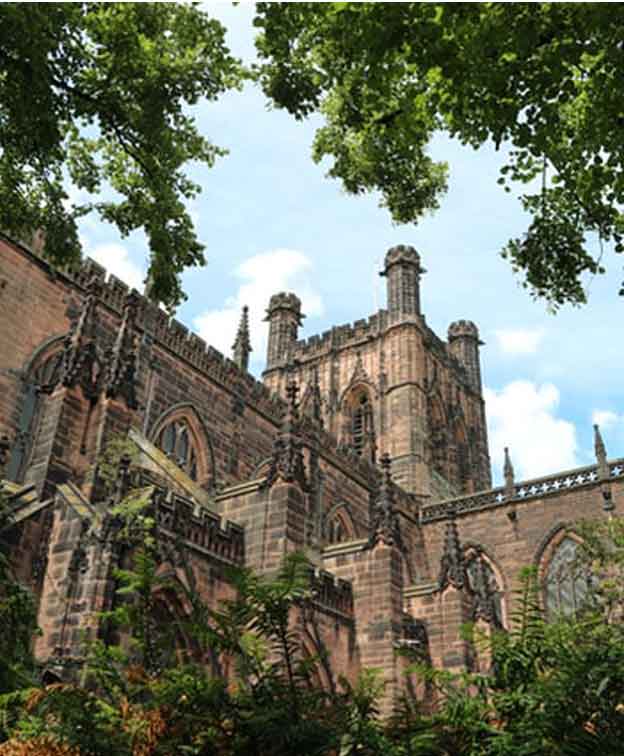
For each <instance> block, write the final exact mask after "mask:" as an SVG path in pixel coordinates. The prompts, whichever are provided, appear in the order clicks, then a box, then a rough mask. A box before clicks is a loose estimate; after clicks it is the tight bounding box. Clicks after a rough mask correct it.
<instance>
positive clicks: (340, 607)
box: [310, 568, 353, 617]
mask: <svg viewBox="0 0 624 756" xmlns="http://www.w3.org/2000/svg"><path fill="white" fill-rule="evenodd" d="M310 579H311V588H312V600H313V601H314V603H316V604H318V605H319V606H320V607H321V608H323V609H325V610H329V611H330V612H335V613H337V614H340V615H342V616H346V617H353V586H352V585H351V583H350V582H349V581H348V580H343V579H341V578H338V577H336V576H335V575H333V574H332V573H331V572H327V570H320V569H313V568H310Z"/></svg>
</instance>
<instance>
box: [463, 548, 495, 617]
mask: <svg viewBox="0 0 624 756" xmlns="http://www.w3.org/2000/svg"><path fill="white" fill-rule="evenodd" d="M468 573H469V583H470V588H471V591H472V594H473V603H472V612H471V614H472V619H473V621H475V622H476V621H477V620H479V619H481V620H483V621H484V622H487V624H488V625H491V626H492V627H495V628H501V627H502V622H501V618H500V617H499V613H498V611H497V608H496V586H495V585H493V584H492V582H493V575H492V573H491V571H489V572H488V570H487V569H486V563H485V561H484V560H483V558H482V557H481V556H480V555H479V554H477V555H476V556H475V557H474V559H472V560H471V562H470V565H469V567H468Z"/></svg>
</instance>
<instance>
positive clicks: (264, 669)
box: [0, 489, 624, 756]
mask: <svg viewBox="0 0 624 756" xmlns="http://www.w3.org/2000/svg"><path fill="white" fill-rule="evenodd" d="M150 491H151V489H146V490H145V491H142V492H141V491H139V492H137V491H133V492H131V494H130V495H129V496H128V497H127V498H126V499H125V500H124V501H122V502H121V503H120V504H118V505H116V508H115V511H114V512H113V513H112V514H113V516H114V517H116V518H119V521H120V522H121V526H120V527H119V528H118V529H117V533H118V538H119V543H120V545H121V546H122V549H121V550H120V552H119V554H120V556H121V560H122V568H120V569H119V570H118V572H117V586H118V587H117V604H116V606H115V607H114V608H113V610H111V611H110V612H108V613H107V614H105V615H104V618H103V619H105V620H107V622H108V623H110V628H111V629H114V630H115V631H116V634H115V635H113V634H110V633H109V634H107V635H106V636H103V637H101V638H100V639H99V640H96V641H91V642H89V643H88V644H87V645H86V649H87V661H86V664H85V668H84V671H83V674H82V676H81V679H80V680H77V681H75V682H73V683H59V684H54V685H48V686H44V687H37V686H34V685H33V683H32V679H30V678H24V676H23V675H22V676H20V675H14V676H13V677H12V678H10V679H9V678H6V679H7V680H8V682H7V684H8V685H9V688H8V689H7V688H5V690H6V691H7V692H5V693H4V695H0V721H1V722H2V729H0V756H39V754H41V755H42V756H43V754H58V756H62V755H64V756H81V755H83V754H84V755H85V756H86V754H93V755H94V756H113V754H119V755H120V756H160V755H165V754H167V755H169V754H174V753H175V754H195V755H196V756H210V755H214V756H217V755H218V756H243V754H255V755H256V756H269V754H272V755H274V756H287V755H290V754H293V753H302V754H306V755H307V754H310V755H314V754H317V755H318V756H320V755H321V754H339V755H340V756H356V755H357V756H377V755H378V754H384V756H511V755H512V754H513V756H518V755H519V756H533V755H535V756H537V755H538V754H540V755H542V756H577V755H579V754H588V753H593V752H595V753H600V754H606V755H607V756H609V755H613V756H615V754H619V753H620V752H621V742H622V740H623V738H624V629H623V628H622V625H621V616H622V608H623V604H622V593H621V591H622V566H623V565H624V524H622V523H621V522H620V521H616V520H609V521H606V522H604V523H602V524H600V525H595V524H591V525H590V524H586V525H580V526H579V527H578V529H577V530H578V531H579V532H581V533H582V534H583V544H584V545H583V549H582V552H581V553H582V556H581V557H580V558H581V559H583V560H584V563H585V565H586V566H587V567H588V568H591V569H592V570H593V571H594V573H595V574H596V576H597V577H596V581H595V583H594V586H595V591H594V593H593V594H592V597H591V600H590V601H588V602H587V605H586V607H585V608H584V610H583V611H582V613H581V614H579V615H578V616H576V617H574V616H567V617H562V618H561V619H560V620H559V621H556V622H550V623H548V622H546V621H545V619H544V617H543V613H542V611H541V608H540V601H539V584H538V577H537V574H536V572H535V570H526V571H525V572H524V573H523V575H522V576H521V581H520V588H519V590H518V592H517V595H516V600H515V602H514V604H513V606H514V610H513V614H512V617H511V626H510V629H509V631H507V632H502V631H501V632H496V633H493V634H480V633H479V632H477V631H476V630H475V628H472V627H467V628H466V633H467V638H468V639H470V640H471V641H472V643H473V644H474V646H475V648H476V649H478V651H479V654H480V658H481V660H482V662H483V661H484V660H488V662H489V669H488V670H487V671H486V672H474V671H466V672H463V673H461V674H454V673H451V672H449V671H447V670H440V669H433V668H432V667H431V666H429V665H427V664H425V663H424V662H421V663H419V664H418V665H417V666H416V667H414V668H412V669H411V670H410V673H412V674H413V673H414V672H416V673H417V674H418V675H419V676H420V679H421V680H423V681H425V682H426V683H427V684H428V687H429V689H430V690H431V691H432V692H433V698H434V701H435V707H434V709H433V711H432V712H430V713H425V712H424V711H423V710H422V709H421V708H420V706H419V704H418V702H416V701H414V700H411V699H406V700H405V701H404V702H403V704H402V706H401V707H400V708H399V709H398V710H397V711H396V712H395V714H394V716H393V717H392V718H390V719H389V720H388V721H387V722H384V721H382V720H381V719H380V716H379V715H380V709H379V700H380V695H381V694H382V692H383V683H382V682H381V680H380V678H379V676H378V674H377V672H376V671H375V670H364V671H363V673H362V674H361V676H360V678H359V679H358V680H357V681H356V682H354V683H352V682H349V681H347V680H344V679H343V680H340V681H339V685H338V686H336V688H335V689H334V688H332V689H330V690H325V689H323V688H322V687H321V686H320V685H319V684H318V678H317V672H318V664H319V661H320V650H319V655H318V656H312V657H311V656H310V655H309V654H308V653H306V651H305V649H304V647H303V645H302V640H301V632H300V628H299V627H297V625H296V620H297V618H300V617H301V616H302V614H301V611H302V610H304V609H307V611H310V610H311V605H310V601H311V598H312V594H311V585H310V578H309V575H310V571H309V566H308V564H307V562H306V560H305V557H304V556H303V555H301V554H290V555H288V556H287V557H286V558H285V559H284V562H283V564H282V566H281V568H280V569H279V570H278V571H277V572H276V573H275V574H274V575H272V576H270V577H269V576H258V575H256V574H254V573H253V572H252V571H251V570H248V569H232V570H231V572H230V574H229V576H228V577H229V582H230V586H231V593H230V595H229V597H228V598H226V599H225V600H223V601H221V602H220V603H219V605H218V607H217V608H214V609H213V608H211V607H208V606H207V605H205V604H204V603H203V601H202V599H201V598H200V597H199V596H198V594H197V592H196V591H195V590H194V587H193V586H194V574H193V571H192V569H191V568H190V567H189V565H188V564H186V563H185V562H184V559H182V558H180V559H179V560H177V563H178V567H180V569H181V570H182V573H181V575H180V574H179V573H178V574H177V577H176V576H173V575H171V573H168V572H166V571H163V570H162V569H161V565H162V559H161V556H160V554H159V548H158V533H157V531H156V522H155V519H154V518H153V516H152V511H151V506H152V498H151V495H150ZM179 556H180V557H181V555H179ZM3 574H4V573H3ZM164 595H168V596H169V597H171V598H173V599H176V601H177V606H178V609H179V608H183V609H184V611H182V612H180V611H178V613H177V614H175V615H171V617H169V618H167V620H166V621H163V618H162V616H161V617H159V616H158V613H157V611H156V609H157V606H158V603H159V601H160V599H161V598H162V597H163V596H164ZM23 621H24V623H25V624H24V626H23V627H21V628H20V627H16V630H17V632H23V633H26V631H27V630H28V632H30V629H31V625H30V624H28V622H30V620H28V617H27V616H26V615H24V617H23ZM23 637H24V639H25V640H26V637H27V636H26V634H24V635H23ZM104 637H105V638H106V640H105V639H104ZM187 639H192V643H188V642H187ZM26 658H29V657H28V645H26V646H25V647H24V648H23V649H22V651H21V656H20V659H22V662H21V663H23V659H26ZM481 666H482V667H483V666H484V665H483V664H482V665H481ZM429 703H431V702H429ZM3 739H4V741H5V742H4V743H2V740H3Z"/></svg>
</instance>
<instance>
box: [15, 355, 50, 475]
mask: <svg viewBox="0 0 624 756" xmlns="http://www.w3.org/2000/svg"><path fill="white" fill-rule="evenodd" d="M58 343H59V342H58V340H57V342H55V344H54V351H52V352H51V353H50V352H49V351H48V349H46V350H45V352H44V354H43V355H40V356H39V357H38V358H37V359H36V360H35V361H34V364H33V365H32V366H31V368H30V370H29V371H28V373H27V375H26V376H25V377H24V383H23V387H24V388H23V394H22V407H21V412H20V417H19V421H18V430H17V434H16V437H15V441H14V444H13V450H12V454H11V459H10V461H9V467H8V471H7V475H8V477H9V479H10V480H15V481H22V480H23V478H24V474H25V472H26V469H27V467H28V464H29V461H30V456H31V453H32V447H33V444H34V441H35V437H36V435H37V429H38V427H39V421H40V419H41V412H42V409H43V402H44V398H45V396H46V395H48V394H51V393H52V391H53V390H54V387H55V386H56V384H57V383H58V381H59V376H60V369H61V362H62V359H63V352H62V350H61V349H60V348H59V347H58Z"/></svg>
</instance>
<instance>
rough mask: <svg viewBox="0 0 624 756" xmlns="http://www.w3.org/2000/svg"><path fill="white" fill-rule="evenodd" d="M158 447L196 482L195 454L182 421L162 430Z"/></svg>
mask: <svg viewBox="0 0 624 756" xmlns="http://www.w3.org/2000/svg"><path fill="white" fill-rule="evenodd" d="M159 446H160V448H161V449H162V450H163V451H164V452H165V454H166V455H167V456H168V457H169V459H170V460H172V462H175V464H176V465H177V466H178V467H179V468H181V469H182V470H184V472H185V473H186V474H187V475H188V476H189V477H190V478H191V479H192V480H197V452H196V450H195V446H194V443H193V439H192V436H191V432H190V429H189V427H188V425H187V424H186V422H185V421H184V420H176V421H174V422H171V423H169V424H168V425H166V426H165V427H164V428H163V430H162V431H161V433H160V438H159Z"/></svg>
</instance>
